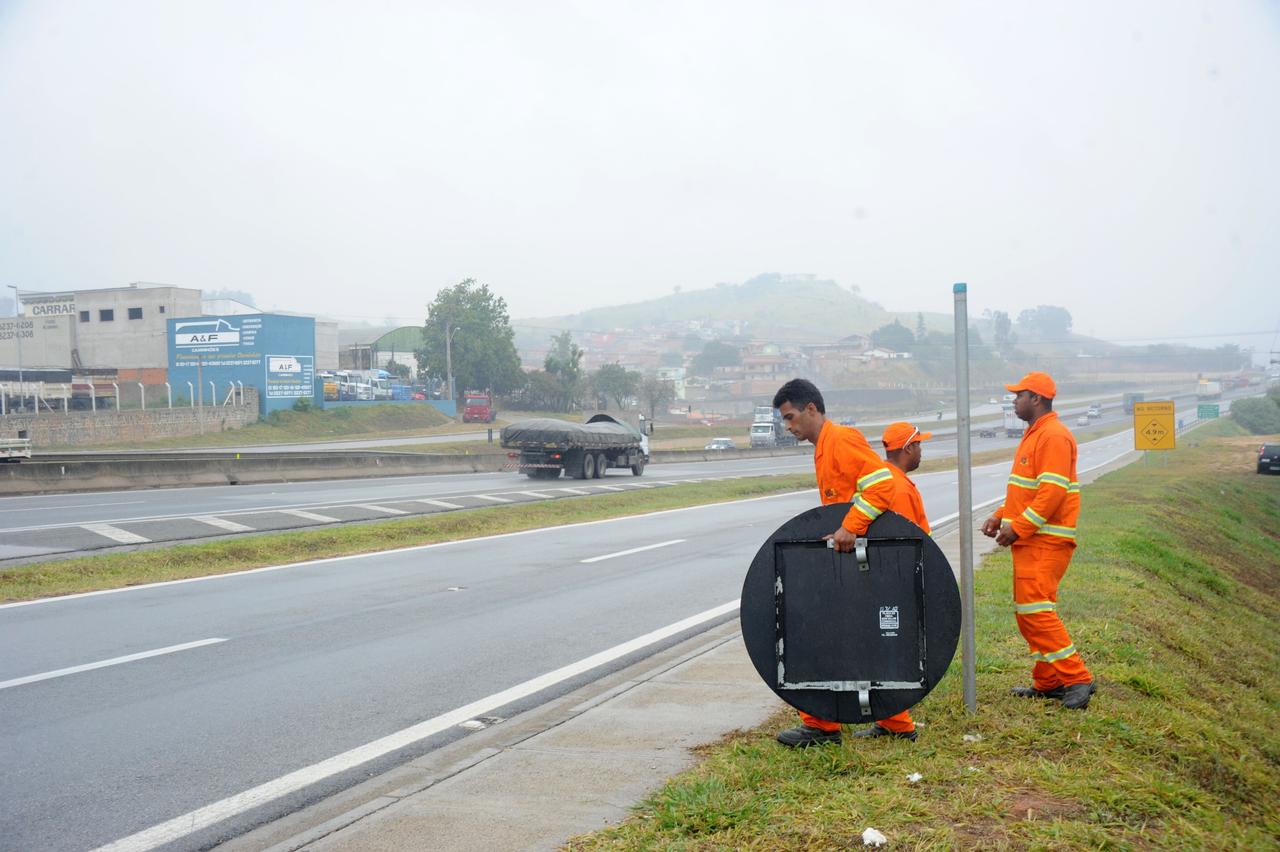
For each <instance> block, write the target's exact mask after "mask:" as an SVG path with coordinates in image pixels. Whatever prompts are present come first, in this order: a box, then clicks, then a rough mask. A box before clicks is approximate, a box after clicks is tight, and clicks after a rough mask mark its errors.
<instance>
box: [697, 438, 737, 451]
mask: <svg viewBox="0 0 1280 852" xmlns="http://www.w3.org/2000/svg"><path fill="white" fill-rule="evenodd" d="M702 449H704V450H736V449H738V445H737V444H735V443H734V442H733V439H732V438H712V439H711V443H710V444H707V445H706V446H705V447H703V448H702Z"/></svg>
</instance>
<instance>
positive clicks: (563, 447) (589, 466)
mask: <svg viewBox="0 0 1280 852" xmlns="http://www.w3.org/2000/svg"><path fill="white" fill-rule="evenodd" d="M627 419H630V418H627V417H626V416H624V415H621V414H604V413H600V414H595V415H592V416H591V417H589V418H587V422H586V423H570V422H568V421H565V420H554V419H552V418H549V417H534V418H531V419H529V420H520V421H517V422H515V423H512V424H511V425H510V426H506V427H504V428H503V430H502V446H503V448H504V449H507V450H513V451H514V452H510V453H508V454H507V457H508V458H509V459H511V464H510V465H509V466H510V467H514V468H515V469H516V470H518V471H520V472H521V473H524V474H527V475H528V476H529V477H530V478H531V479H556V478H558V477H559V476H560V472H561V471H565V472H566V473H567V474H568V475H569V476H571V477H573V478H574V479H593V478H594V479H599V478H600V477H602V476H604V473H605V471H606V470H608V469H609V468H611V467H621V468H630V469H631V473H632V474H633V475H635V476H639V475H640V474H642V473H644V466H645V465H646V464H647V463H648V461H649V436H648V431H649V430H648V428H647V426H648V423H647V421H646V420H645V418H644V415H638V416H637V417H636V418H635V425H632V424H630V423H627V422H625V420H627Z"/></svg>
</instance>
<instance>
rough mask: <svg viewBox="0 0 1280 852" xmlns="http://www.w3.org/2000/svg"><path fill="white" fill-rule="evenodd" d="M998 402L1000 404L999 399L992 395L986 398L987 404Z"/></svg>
mask: <svg viewBox="0 0 1280 852" xmlns="http://www.w3.org/2000/svg"><path fill="white" fill-rule="evenodd" d="M999 404H1000V400H998V399H996V398H995V397H994V396H993V397H991V398H990V399H988V400H987V405H999Z"/></svg>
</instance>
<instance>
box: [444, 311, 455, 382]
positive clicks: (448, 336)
mask: <svg viewBox="0 0 1280 852" xmlns="http://www.w3.org/2000/svg"><path fill="white" fill-rule="evenodd" d="M444 375H445V382H446V383H447V384H448V385H449V399H451V400H452V399H453V329H452V328H451V327H450V322H449V320H445V321H444Z"/></svg>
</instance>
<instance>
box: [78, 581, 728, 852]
mask: <svg viewBox="0 0 1280 852" xmlns="http://www.w3.org/2000/svg"><path fill="white" fill-rule="evenodd" d="M738 604H739V602H738V601H737V600H732V601H729V602H728V603H724V604H721V605H720V606H717V607H714V608H712V609H709V610H705V611H704V612H700V613H698V614H697V615H692V616H690V617H688V618H685V619H682V620H681V621H677V622H675V623H674V624H668V625H667V626H666V627H660V628H658V629H657V630H654V631H652V632H650V633H646V634H644V635H643V636H638V637H636V638H635V639H632V640H630V641H628V642H623V643H622V644H621V645H614V646H613V647H612V648H609V649H607V650H605V651H601V652H600V653H598V654H592V655H591V656H590V657H586V658H584V659H581V660H578V661H577V662H574V663H570V664H569V665H567V666H562V667H560V668H558V669H555V670H554V671H550V672H547V673H546V674H544V675H540V676H538V677H535V678H533V679H532V680H526V681H525V682H524V683H519V684H516V685H515V686H512V687H509V688H507V689H504V690H502V691H501V692H495V693H493V694H492V695H488V696H485V697H484V698H481V699H480V700H478V701H473V702H471V703H470V704H466V705H464V706H462V707H458V708H457V709H455V710H450V711H449V712H448V713H444V714H441V715H439V716H436V717H435V718H432V719H427V720H426V721H424V722H419V723H418V724H416V725H412V726H410V727H408V728H405V729H404V730H401V731H397V732H395V733H393V734H388V735H387V736H385V737H382V738H380V739H376V740H374V741H373V742H370V743H366V744H365V745H362V746H357V747H356V748H353V749H351V750H349V751H345V752H343V753H342V754H338V755H334V756H333V757H330V758H328V759H327V760H322V761H320V762H319V763H314V764H312V765H311V766H307V767H304V768H302V769H299V770H297V771H295V772H290V773H289V774H288V775H283V776H281V777H279V778H277V779H275V780H274V781H268V782H266V783H265V784H259V785H258V786H257V787H254V788H252V789H249V790H245V791H244V792H243V793H238V794H236V795H234V796H228V797H227V798H225V799H223V800H221V801H218V802H214V803H213V804H210V805H205V806H204V807H203V808H198V809H197V810H194V811H191V812H190V813H186V814H183V815H182V816H179V817H175V818H173V819H171V820H168V821H167V822H162V823H160V824H159V825H156V826H152V827H151V828H148V829H144V830H143V831H140V832H138V833H136V834H131V835H129V836H128V837H124V838H121V839H120V840H117V841H115V842H114V843H108V844H107V845H106V846H101V847H99V848H98V849H97V850H96V851H95V852H141V850H148V849H154V848H156V847H157V846H163V845H165V844H166V843H172V842H173V841H175V840H178V839H180V838H183V837H186V836H187V835H190V834H193V833H195V832H197V831H201V830H203V829H205V828H208V827H209V826H211V825H215V824H217V823H219V822H221V821H222V820H224V819H228V818H230V817H233V816H236V815H237V814H241V813H244V812H245V811H248V810H250V809H252V808H256V807H258V806H259V805H262V804H265V803H267V802H270V801H274V800H275V799H278V798H280V797H281V796H287V795H289V794H290V793H293V792H296V791H298V790H301V789H302V788H304V787H306V786H308V785H310V784H314V783H315V782H317V781H321V780H323V779H325V778H328V777H330V776H332V775H336V774H338V773H339V772H345V771H346V770H348V769H352V768H354V767H356V766H359V765H360V764H362V763H367V762H368V761H370V760H375V759H377V758H379V757H383V756H384V755H387V754H391V753H392V752H395V751H398V750H399V749H402V748H405V747H406V746H409V745H411V744H413V743H415V742H418V741H419V740H422V739H425V738H427V737H430V736H432V735H434V734H438V733H440V732H441V731H444V730H447V729H449V728H452V727H454V726H455V725H460V724H462V723H463V722H465V721H467V720H468V719H473V718H475V717H476V716H480V715H483V714H485V713H489V712H491V711H493V710H495V709H497V708H498V707H502V706H503V705H506V704H510V703H511V702H513V701H519V700H520V699H522V698H527V697H528V696H530V695H533V694H535V693H538V692H541V691H542V690H544V689H547V688H548V687H552V686H555V685H556V684H558V683H561V682H563V681H566V680H569V679H570V678H574V677H577V676H578V675H581V674H583V673H585V672H588V671H590V670H591V669H594V668H596V667H597V666H602V665H604V664H605V663H610V662H613V661H614V660H617V659H621V658H622V657H625V656H627V655H628V654H632V653H635V652H636V651H639V650H641V649H643V648H645V647H648V646H649V645H652V644H654V643H656V642H661V641H663V640H664V639H668V638H670V637H672V636H675V635H677V634H679V633H683V632H684V631H686V630H689V629H691V628H694V627H697V626H699V625H701V624H704V623H705V622H708V621H711V620H712V619H715V618H719V617H720V616H722V615H727V614H728V613H730V612H733V611H734V610H736V609H737V608H738Z"/></svg>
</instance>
